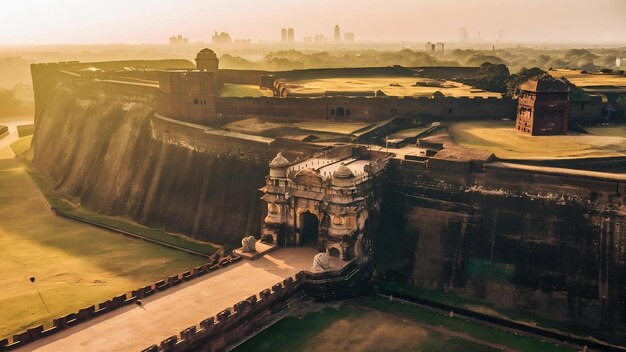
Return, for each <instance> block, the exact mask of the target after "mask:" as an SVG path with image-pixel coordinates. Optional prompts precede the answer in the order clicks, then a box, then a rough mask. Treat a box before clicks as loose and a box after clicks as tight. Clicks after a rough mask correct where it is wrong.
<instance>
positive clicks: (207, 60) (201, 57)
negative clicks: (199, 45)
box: [196, 48, 219, 73]
mask: <svg viewBox="0 0 626 352" xmlns="http://www.w3.org/2000/svg"><path fill="white" fill-rule="evenodd" d="M196 68H197V69H198V70H200V71H207V72H213V73H217V70H218V68H219V60H218V58H217V55H215V52H214V51H213V50H211V49H209V48H204V49H202V50H200V51H199V52H198V54H197V55H196Z"/></svg>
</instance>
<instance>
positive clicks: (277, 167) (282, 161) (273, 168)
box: [270, 153, 290, 178]
mask: <svg viewBox="0 0 626 352" xmlns="http://www.w3.org/2000/svg"><path fill="white" fill-rule="evenodd" d="M289 165H290V163H289V160H287V159H286V158H285V157H284V156H283V155H282V154H281V153H278V154H276V157H275V158H274V159H273V160H272V161H271V162H270V177H273V178H285V177H287V169H288V168H289Z"/></svg>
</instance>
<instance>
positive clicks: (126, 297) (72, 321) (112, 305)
mask: <svg viewBox="0 0 626 352" xmlns="http://www.w3.org/2000/svg"><path fill="white" fill-rule="evenodd" d="M240 260H241V257H227V258H224V259H222V260H220V261H219V263H217V264H212V263H207V264H204V265H202V266H198V267H195V268H194V269H192V270H189V271H185V272H183V273H181V274H178V275H172V276H169V277H168V278H167V279H166V280H159V281H157V282H155V283H153V284H150V285H146V286H144V287H141V288H139V289H137V290H133V291H131V292H128V293H124V294H121V295H118V296H115V297H113V298H111V299H109V300H107V301H104V302H101V303H98V304H94V305H91V306H89V307H85V308H82V309H79V310H78V312H76V313H70V314H66V315H64V316H62V317H59V318H55V319H53V321H52V325H51V326H47V327H46V326H44V325H39V326H36V327H33V328H30V329H28V330H26V331H25V332H22V333H19V334H15V335H13V337H11V338H5V339H3V340H0V350H7V351H9V350H12V349H15V348H18V347H21V346H24V345H26V344H27V343H30V342H33V341H36V340H38V339H40V338H43V337H46V336H50V335H52V334H55V333H57V332H59V331H62V330H64V329H66V328H68V327H72V326H74V325H76V324H79V323H82V322H85V321H88V320H90V319H93V318H95V317H99V316H101V315H103V314H105V313H108V312H112V311H114V310H116V309H118V308H121V307H124V306H127V305H129V304H133V303H135V302H136V301H137V300H138V299H143V298H145V297H149V296H151V295H153V294H155V293H157V292H160V291H163V290H165V289H167V288H170V287H174V286H177V285H180V284H182V283H184V282H187V281H189V280H192V279H194V278H197V277H200V276H202V275H205V274H208V273H210V272H213V271H215V270H217V269H220V268H223V267H225V266H228V265H230V264H232V263H236V262H238V261H240ZM194 329H195V326H194Z"/></svg>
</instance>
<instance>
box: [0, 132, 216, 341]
mask: <svg viewBox="0 0 626 352" xmlns="http://www.w3.org/2000/svg"><path fill="white" fill-rule="evenodd" d="M23 144H25V143H20V144H18V145H17V147H18V148H16V149H23V147H24V146H23ZM7 149H8V148H5V149H4V150H3V152H2V153H0V155H2V156H4V158H2V159H0V187H1V188H0V214H1V216H2V221H0V246H1V247H2V248H3V257H2V259H0V267H1V268H2V270H0V286H2V288H3V289H2V292H1V293H0V336H9V335H11V334H13V333H16V332H18V331H23V330H24V329H26V328H29V327H32V326H36V325H39V324H42V323H49V322H51V320H52V318H54V317H58V316H61V315H64V314H68V313H72V312H75V311H77V310H78V309H80V308H84V307H86V306H89V305H92V304H95V303H99V302H102V301H105V300H107V299H110V298H111V297H112V296H114V295H117V294H120V293H123V292H127V291H129V290H132V289H136V288H137V287H140V286H142V285H146V284H148V283H151V282H154V281H156V280H160V279H162V278H164V277H166V276H167V275H172V274H175V273H180V272H182V271H185V270H188V269H189V268H191V267H194V266H197V265H200V264H202V263H203V262H204V261H205V260H204V259H203V258H201V257H198V256H193V255H188V254H186V253H183V252H181V251H177V250H172V249H168V248H165V247H163V246H159V245H155V244H151V243H148V242H145V241H140V240H135V239H131V238H128V237H124V236H122V235H119V234H116V233H112V232H109V231H105V230H102V229H99V228H95V227H92V226H89V225H85V224H83V223H80V222H76V221H71V220H68V219H65V218H62V217H60V216H57V215H54V213H52V212H51V211H50V209H49V208H48V207H47V205H46V203H45V200H44V198H43V196H42V195H41V193H40V192H39V190H38V189H37V187H36V186H35V184H34V183H33V181H32V180H31V179H30V178H29V176H28V174H27V172H26V170H25V168H24V167H23V165H22V164H20V163H19V162H18V161H17V160H16V159H14V158H13V154H12V153H10V152H6V150H7ZM30 276H34V277H36V283H35V284H32V283H31V282H30V281H29V277H30ZM37 288H38V289H39V291H40V292H41V296H42V297H43V299H44V300H45V302H46V304H47V306H48V308H49V310H50V315H48V313H47V311H46V308H45V306H44V305H43V303H42V302H41V300H40V298H39V296H38V293H37Z"/></svg>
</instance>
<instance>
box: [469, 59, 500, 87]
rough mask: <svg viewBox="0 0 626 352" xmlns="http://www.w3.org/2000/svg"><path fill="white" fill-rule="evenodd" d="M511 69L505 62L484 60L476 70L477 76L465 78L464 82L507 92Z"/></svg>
mask: <svg viewBox="0 0 626 352" xmlns="http://www.w3.org/2000/svg"><path fill="white" fill-rule="evenodd" d="M508 79H509V69H508V67H506V65H505V64H492V63H490V62H484V63H483V64H482V65H480V67H479V68H478V71H476V76H474V77H473V78H470V79H465V80H463V83H466V84H469V85H472V86H474V87H476V88H480V89H484V90H488V91H491V92H498V93H506V83H507V81H508Z"/></svg>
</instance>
